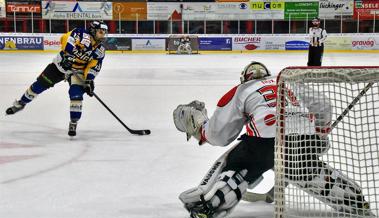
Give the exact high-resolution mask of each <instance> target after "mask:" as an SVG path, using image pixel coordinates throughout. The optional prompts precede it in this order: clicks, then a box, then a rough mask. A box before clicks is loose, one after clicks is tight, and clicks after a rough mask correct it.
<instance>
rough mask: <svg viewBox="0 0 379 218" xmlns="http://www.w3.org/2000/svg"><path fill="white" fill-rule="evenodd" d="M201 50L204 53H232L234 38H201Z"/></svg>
mask: <svg viewBox="0 0 379 218" xmlns="http://www.w3.org/2000/svg"><path fill="white" fill-rule="evenodd" d="M199 49H200V50H203V51H207V50H208V51H231V50H232V38H230V37H229V38H228V37H224V38H219V37H207V38H202V37H200V38H199Z"/></svg>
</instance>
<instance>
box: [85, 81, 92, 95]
mask: <svg viewBox="0 0 379 218" xmlns="http://www.w3.org/2000/svg"><path fill="white" fill-rule="evenodd" d="M94 90H95V83H94V82H93V80H86V81H85V82H84V91H85V92H86V93H87V95H89V96H90V97H92V96H93V91H94Z"/></svg>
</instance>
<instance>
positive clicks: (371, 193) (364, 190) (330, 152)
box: [275, 67, 379, 217]
mask: <svg viewBox="0 0 379 218" xmlns="http://www.w3.org/2000/svg"><path fill="white" fill-rule="evenodd" d="M378 81H379V67H316V68H307V67H290V68H286V69H284V70H283V71H282V72H281V74H280V75H279V77H278V104H277V111H278V117H277V119H278V122H277V128H278V129H277V130H278V131H277V133H278V134H277V137H276V146H275V152H276V153H275V177H276V181H275V215H276V217H375V216H378V215H379V213H378V211H379V208H378V207H379V205H378V203H379V202H378V201H379V132H378V131H379V85H378ZM344 114H345V115H344Z"/></svg>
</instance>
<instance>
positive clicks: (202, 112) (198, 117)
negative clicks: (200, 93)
mask: <svg viewBox="0 0 379 218" xmlns="http://www.w3.org/2000/svg"><path fill="white" fill-rule="evenodd" d="M173 117H174V124H175V127H176V128H177V129H178V130H179V131H181V132H185V133H186V134H187V141H188V140H189V139H190V138H191V136H193V137H195V138H196V139H197V140H198V141H199V143H200V144H201V143H202V138H201V130H202V126H203V124H204V123H206V122H207V121H208V115H207V110H206V109H205V105H204V103H203V102H200V101H192V102H191V103H189V104H184V105H179V106H178V107H177V108H176V109H175V110H174V113H173Z"/></svg>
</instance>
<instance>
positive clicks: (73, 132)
mask: <svg viewBox="0 0 379 218" xmlns="http://www.w3.org/2000/svg"><path fill="white" fill-rule="evenodd" d="M77 125H78V123H77V122H72V121H70V124H69V126H68V135H69V136H76V126H77Z"/></svg>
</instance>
